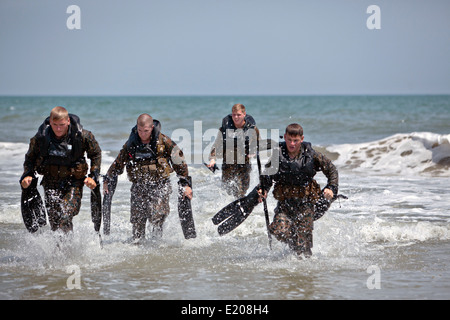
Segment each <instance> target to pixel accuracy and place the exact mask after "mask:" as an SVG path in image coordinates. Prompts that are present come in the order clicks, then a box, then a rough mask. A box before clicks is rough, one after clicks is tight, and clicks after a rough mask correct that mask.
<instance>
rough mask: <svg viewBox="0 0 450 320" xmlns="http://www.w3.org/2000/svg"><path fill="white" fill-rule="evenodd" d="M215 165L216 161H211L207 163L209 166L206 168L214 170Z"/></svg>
mask: <svg viewBox="0 0 450 320" xmlns="http://www.w3.org/2000/svg"><path fill="white" fill-rule="evenodd" d="M215 164H216V160H214V159H211V160H210V161H209V164H207V165H206V166H207V167H208V168H214V165H215Z"/></svg>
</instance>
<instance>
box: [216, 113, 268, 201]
mask: <svg viewBox="0 0 450 320" xmlns="http://www.w3.org/2000/svg"><path fill="white" fill-rule="evenodd" d="M258 139H259V130H258V128H257V127H256V123H255V120H254V119H253V117H252V116H250V115H246V116H245V125H244V127H243V128H242V129H237V128H236V126H235V125H234V123H233V119H232V117H231V115H228V116H226V117H225V118H224V119H223V120H222V126H221V127H220V128H219V133H218V135H217V138H216V141H215V143H214V145H213V147H212V149H211V152H210V156H209V158H210V159H214V160H217V157H218V156H220V157H222V159H223V164H222V185H223V187H224V188H225V190H226V191H227V193H228V194H230V195H233V196H234V197H235V198H242V197H243V196H245V195H246V193H247V190H248V188H249V186H250V173H251V170H252V166H251V163H250V157H251V156H252V155H254V154H256V146H257V141H258Z"/></svg>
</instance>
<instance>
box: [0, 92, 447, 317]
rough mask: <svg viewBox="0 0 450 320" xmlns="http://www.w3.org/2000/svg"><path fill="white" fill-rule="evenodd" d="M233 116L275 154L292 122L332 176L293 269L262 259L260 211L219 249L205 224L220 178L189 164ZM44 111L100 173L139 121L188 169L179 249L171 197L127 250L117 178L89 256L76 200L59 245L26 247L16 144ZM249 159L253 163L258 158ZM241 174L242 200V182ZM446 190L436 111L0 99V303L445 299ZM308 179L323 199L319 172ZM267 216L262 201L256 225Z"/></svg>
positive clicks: (338, 103)
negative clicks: (59, 116)
mask: <svg viewBox="0 0 450 320" xmlns="http://www.w3.org/2000/svg"><path fill="white" fill-rule="evenodd" d="M235 103H242V104H244V105H245V106H246V108H247V113H248V114H250V115H252V116H253V117H254V118H255V120H256V122H257V126H258V128H259V129H260V130H261V131H262V133H263V135H265V137H267V138H272V139H277V140H278V139H279V136H280V135H282V134H283V132H284V128H285V127H286V126H287V125H288V124H290V123H293V122H297V123H300V124H301V125H302V126H303V128H304V132H305V141H309V142H311V143H312V145H313V147H314V148H315V149H317V150H319V151H321V152H323V153H325V154H326V155H328V156H329V157H330V158H331V159H332V160H333V162H334V163H335V165H336V166H337V168H338V170H339V177H340V189H339V193H341V194H344V195H346V196H347V197H348V199H347V200H340V201H339V202H338V201H336V202H334V203H333V205H332V206H331V208H330V210H329V211H328V212H327V213H326V214H325V215H324V216H323V217H322V218H321V219H320V220H318V221H316V222H315V229H314V247H313V249H312V251H313V256H312V257H311V258H310V259H304V260H299V259H297V258H296V257H294V256H293V255H291V254H290V252H289V250H288V248H287V247H286V246H285V245H284V244H281V243H279V242H277V241H276V240H275V239H273V240H272V248H269V244H268V237H267V231H266V225H265V220H264V211H263V206H262V205H260V206H258V207H256V208H255V210H254V212H253V213H252V214H251V215H250V217H249V218H248V219H247V220H246V221H245V222H244V223H243V224H242V225H241V226H239V227H238V228H237V229H235V230H234V231H233V232H231V233H230V234H228V235H225V236H219V235H218V233H217V229H216V226H214V225H213V224H212V222H211V218H212V216H213V215H214V214H215V213H216V212H217V211H219V210H220V209H221V208H222V207H224V206H225V205H227V204H228V203H230V202H232V201H233V200H234V199H232V198H231V197H230V196H228V195H227V194H226V193H225V192H224V191H223V190H221V185H220V176H221V171H218V172H216V173H215V174H213V173H212V172H211V171H209V170H208V169H207V168H205V166H203V164H202V163H203V162H204V161H206V160H207V159H206V156H207V154H208V152H209V149H210V147H211V143H212V142H213V140H214V138H215V135H216V133H217V129H218V127H219V126H220V124H221V120H222V118H223V117H224V116H226V115H227V114H229V113H230V112H231V107H232V105H233V104H235ZM57 105H62V106H65V107H66V108H67V109H68V110H69V112H70V113H74V114H76V115H78V116H79V117H80V119H81V123H82V125H83V126H84V128H85V129H87V130H90V131H92V132H93V133H94V135H95V137H96V139H97V141H98V142H99V144H100V146H101V148H102V152H103V159H102V173H105V172H106V171H107V169H108V167H109V165H110V164H111V163H112V161H113V160H114V158H115V157H116V155H117V154H118V152H119V150H120V148H121V147H122V145H123V144H124V143H125V141H126V139H127V137H128V135H129V133H130V130H131V128H132V127H133V126H134V125H135V122H136V118H137V117H138V115H139V114H141V113H149V114H151V115H152V116H153V117H154V118H155V119H158V120H159V121H160V122H161V124H162V132H163V133H165V134H166V135H168V136H169V137H171V138H172V139H173V140H174V141H175V142H177V143H178V144H179V145H180V147H182V149H183V151H184V153H185V156H186V160H187V162H188V164H189V171H190V175H191V176H192V179H193V190H194V198H193V200H192V207H193V212H194V219H195V224H196V229H197V238H195V239H190V240H185V239H184V237H183V234H182V231H181V227H180V222H179V219H178V213H177V203H176V195H175V194H173V195H172V197H171V199H170V201H171V214H170V215H169V217H168V219H167V221H166V224H165V226H164V235H163V237H162V239H160V240H152V239H147V240H146V241H145V242H144V243H142V244H140V245H134V244H130V243H129V242H128V241H127V240H128V239H129V238H130V237H131V224H130V223H129V206H130V203H129V201H130V186H131V184H130V182H129V181H128V180H127V179H126V174H123V175H121V176H120V177H119V183H118V187H117V190H116V193H115V195H114V198H113V205H112V221H111V234H110V235H109V236H107V235H104V234H102V236H101V237H102V241H103V246H100V241H99V237H98V235H97V234H96V233H95V232H94V228H93V224H92V222H91V220H90V206H89V198H90V197H89V196H88V195H89V193H88V190H87V188H85V191H84V198H83V203H82V208H81V212H80V213H79V215H78V216H76V217H75V218H74V231H73V232H72V233H71V234H69V235H61V234H60V233H58V232H51V231H50V229H49V227H48V226H46V227H44V228H43V229H42V230H40V231H39V232H38V233H36V234H30V233H28V232H27V231H26V229H25V227H24V224H23V221H22V217H21V211H20V186H19V183H18V181H19V178H20V176H21V174H22V165H23V160H24V155H25V153H26V151H27V149H28V143H29V139H30V138H31V137H32V136H33V135H34V134H35V133H36V131H37V128H38V127H39V125H40V124H41V123H42V122H43V120H44V119H45V118H46V117H47V116H48V115H49V112H50V110H51V109H52V108H53V107H54V106H57ZM261 156H262V162H263V163H265V161H266V160H267V157H268V152H263V153H262V154H261ZM252 165H253V171H252V175H251V186H250V187H251V188H253V186H255V185H256V184H257V180H258V175H257V172H258V170H257V166H256V161H253V163H252ZM449 177H450V96H420V95H417V96H414V95H413V96H168V97H151V96H150V97H134V96H133V97H122V96H109V97H65V96H63V97H45V96H38V97H28V96H26V97H0V299H7V300H40V299H42V300H62V299H64V300H66V299H80V300H84V299H96V300H112V299H124V300H129V299H145V300H180V301H182V300H189V301H191V300H217V301H220V300H227V301H228V300H232V301H238V300H240V303H245V301H252V300H266V301H269V300H283V301H293V300H335V299H339V300H353V299H355V300H359V299H374V300H379V299H420V300H421V299H449V298H450V255H449V252H450V200H449V194H450V183H449V182H450V179H449ZM317 180H318V182H319V183H320V184H321V186H324V185H325V181H326V179H325V177H324V176H323V175H322V174H321V173H318V175H317ZM176 181H177V179H176V177H175V176H173V177H172V183H173V185H174V190H176V188H175V185H176ZM39 189H40V191H41V194H42V189H41V187H39ZM275 205H276V202H275V200H274V199H273V196H272V195H271V194H270V196H269V198H268V208H269V213H270V216H271V219H272V218H273V209H274V207H275ZM181 311H182V310H179V312H180V314H181ZM175 312H178V310H175Z"/></svg>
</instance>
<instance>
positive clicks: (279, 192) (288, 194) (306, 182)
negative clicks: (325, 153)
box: [273, 142, 320, 202]
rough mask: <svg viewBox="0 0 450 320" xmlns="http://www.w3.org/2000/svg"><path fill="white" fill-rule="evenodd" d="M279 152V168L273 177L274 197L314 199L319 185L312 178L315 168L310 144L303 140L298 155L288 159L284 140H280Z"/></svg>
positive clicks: (280, 198)
mask: <svg viewBox="0 0 450 320" xmlns="http://www.w3.org/2000/svg"><path fill="white" fill-rule="evenodd" d="M279 154H280V161H279V170H278V172H277V173H276V174H275V175H274V177H273V180H274V181H275V186H274V190H273V194H274V197H275V199H277V200H285V199H288V198H308V200H309V201H313V202H314V201H316V200H317V199H318V197H319V194H320V186H319V184H318V183H317V182H316V181H315V180H314V176H315V174H316V170H315V169H314V149H313V148H312V147H311V144H310V143H308V142H303V143H302V147H301V154H300V156H299V157H297V158H296V159H290V157H289V155H288V151H287V147H286V142H281V143H280V149H279Z"/></svg>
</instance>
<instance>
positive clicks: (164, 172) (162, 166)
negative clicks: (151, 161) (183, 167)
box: [158, 158, 173, 178]
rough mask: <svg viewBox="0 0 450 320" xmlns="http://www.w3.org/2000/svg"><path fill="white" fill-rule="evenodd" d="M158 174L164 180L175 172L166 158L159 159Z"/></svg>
mask: <svg viewBox="0 0 450 320" xmlns="http://www.w3.org/2000/svg"><path fill="white" fill-rule="evenodd" d="M158 165H159V166H158V173H159V174H160V175H161V177H163V178H168V177H169V176H170V174H171V173H172V172H173V169H172V167H171V166H170V165H169V163H168V162H167V159H166V158H158Z"/></svg>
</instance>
